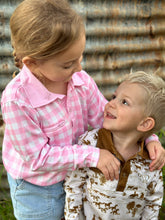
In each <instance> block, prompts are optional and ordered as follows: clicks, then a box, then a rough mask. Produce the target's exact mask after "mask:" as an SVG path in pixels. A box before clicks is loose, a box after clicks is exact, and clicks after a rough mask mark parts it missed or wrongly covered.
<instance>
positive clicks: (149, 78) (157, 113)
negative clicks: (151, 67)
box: [124, 71, 165, 137]
mask: <svg viewBox="0 0 165 220" xmlns="http://www.w3.org/2000/svg"><path fill="white" fill-rule="evenodd" d="M124 82H129V83H136V84H138V85H140V86H141V87H142V88H143V89H144V90H145V93H144V101H145V103H144V106H145V114H146V116H147V117H152V118H153V119H154V120H155V126H154V128H153V129H152V130H150V131H149V132H147V134H146V135H145V137H146V136H149V135H151V134H153V133H156V132H158V131H159V130H160V129H161V128H162V127H163V126H165V81H164V80H163V79H162V78H160V77H159V76H157V75H155V74H147V73H145V72H143V71H138V72H135V73H131V74H129V75H127V77H126V78H125V80H124Z"/></svg>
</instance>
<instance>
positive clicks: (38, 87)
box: [20, 65, 84, 108]
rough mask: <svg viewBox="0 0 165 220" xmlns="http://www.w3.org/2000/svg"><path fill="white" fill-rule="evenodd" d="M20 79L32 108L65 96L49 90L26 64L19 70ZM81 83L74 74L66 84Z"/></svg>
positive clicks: (74, 84)
mask: <svg viewBox="0 0 165 220" xmlns="http://www.w3.org/2000/svg"><path fill="white" fill-rule="evenodd" d="M20 80H21V84H22V86H23V87H24V90H25V92H26V95H27V97H28V99H29V101H30V103H31V105H32V106H33V107H34V108H35V107H40V106H43V105H46V104H48V103H50V102H52V101H54V100H55V99H63V98H64V97H65V95H61V94H55V93H52V92H49V91H48V90H47V88H46V87H45V86H44V85H43V84H42V83H41V82H40V81H39V80H38V79H37V78H36V77H35V76H34V75H33V74H32V73H31V72H30V70H29V69H28V68H27V67H26V65H24V66H23V68H22V70H21V72H20ZM82 84H84V83H83V81H82V80H81V78H80V77H79V76H78V75H76V74H74V75H73V76H72V79H71V80H70V82H69V84H68V86H71V85H72V86H73V87H74V86H80V85H82Z"/></svg>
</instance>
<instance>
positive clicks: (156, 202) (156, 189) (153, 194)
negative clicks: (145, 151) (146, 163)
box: [141, 170, 163, 220]
mask: <svg viewBox="0 0 165 220" xmlns="http://www.w3.org/2000/svg"><path fill="white" fill-rule="evenodd" d="M147 190H148V193H147V196H146V197H145V204H146V205H145V207H144V211H143V213H142V218H141V219H142V220H148V219H153V220H154V219H155V220H156V219H158V216H159V210H160V208H161V205H162V200H163V179H162V172H161V170H160V171H156V172H155V175H154V176H153V177H152V181H151V182H150V183H149V184H148V185H147Z"/></svg>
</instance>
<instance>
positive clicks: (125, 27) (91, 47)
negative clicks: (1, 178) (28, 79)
mask: <svg viewBox="0 0 165 220" xmlns="http://www.w3.org/2000/svg"><path fill="white" fill-rule="evenodd" d="M19 2H21V0H5V1H4V0H0V95H1V92H2V90H3V89H4V87H5V85H6V84H7V83H8V82H9V81H10V80H11V78H12V73H13V72H14V71H15V70H16V68H15V66H14V63H13V59H12V55H11V54H12V48H11V45H10V30H9V18H10V16H11V14H12V12H13V10H14V8H15V7H16V5H17V4H18V3H19ZM69 2H70V3H71V5H72V7H73V8H74V9H76V11H77V12H78V13H81V15H82V16H83V18H84V22H85V24H86V36H87V43H86V49H85V53H84V60H83V63H82V64H83V68H84V69H85V70H86V71H87V72H88V73H89V74H90V75H91V76H92V77H93V78H94V80H95V81H96V83H97V84H98V86H99V88H100V89H101V91H102V92H103V94H104V95H105V96H106V97H107V98H109V97H110V96H111V94H112V92H113V91H114V89H115V88H116V86H117V83H118V81H119V80H120V79H121V78H122V77H123V76H124V75H125V74H126V73H129V72H130V70H131V69H132V70H133V71H136V70H144V71H147V72H155V71H158V72H159V74H160V76H162V77H163V78H164V79H165V1H164V0H97V1H96V0H90V1H89V0H70V1H69ZM1 140H2V135H1ZM0 169H1V168H0ZM3 185H5V184H3Z"/></svg>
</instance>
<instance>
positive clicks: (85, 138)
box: [78, 128, 99, 146]
mask: <svg viewBox="0 0 165 220" xmlns="http://www.w3.org/2000/svg"><path fill="white" fill-rule="evenodd" d="M98 130H99V128H96V129H93V130H90V131H86V132H85V133H84V134H82V135H81V136H80V137H79V139H78V144H80V145H83V144H85V145H92V146H96V143H97V137H98Z"/></svg>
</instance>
